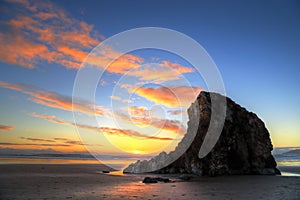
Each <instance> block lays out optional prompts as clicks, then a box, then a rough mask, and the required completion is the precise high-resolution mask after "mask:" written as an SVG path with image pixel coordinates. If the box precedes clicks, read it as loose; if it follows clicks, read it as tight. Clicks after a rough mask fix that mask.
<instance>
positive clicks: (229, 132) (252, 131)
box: [124, 92, 280, 176]
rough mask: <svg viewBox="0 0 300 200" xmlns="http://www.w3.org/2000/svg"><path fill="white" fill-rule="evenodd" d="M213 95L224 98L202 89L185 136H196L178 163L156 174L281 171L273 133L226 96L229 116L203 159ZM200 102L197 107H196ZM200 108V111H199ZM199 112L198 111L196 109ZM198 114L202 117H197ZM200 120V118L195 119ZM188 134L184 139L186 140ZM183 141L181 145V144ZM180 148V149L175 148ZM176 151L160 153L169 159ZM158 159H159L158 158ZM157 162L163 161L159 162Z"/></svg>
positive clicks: (144, 165) (129, 170)
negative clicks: (275, 157)
mask: <svg viewBox="0 0 300 200" xmlns="http://www.w3.org/2000/svg"><path fill="white" fill-rule="evenodd" d="M211 97H213V98H214V99H218V98H224V96H221V95H219V94H216V93H209V92H201V93H200V94H199V96H198V98H197V100H196V101H195V103H193V104H192V106H191V107H190V108H189V110H188V114H189V119H190V121H189V123H188V130H187V134H186V135H185V137H189V134H190V132H195V131H196V135H195V137H194V140H193V141H192V143H191V145H190V146H189V147H188V148H187V150H186V151H185V152H184V153H183V154H182V155H181V156H180V157H179V158H178V159H177V160H175V161H174V162H172V163H170V164H168V165H165V166H163V167H162V168H160V169H158V170H155V171H154V172H155V173H185V174H186V173H187V174H197V175H207V176H218V175H233V174H240V175H244V174H249V175H250V174H263V175H274V174H280V171H279V170H278V169H277V168H276V166H277V164H276V162H275V159H274V158H273V156H272V154H271V151H272V149H273V146H272V143H271V140H270V135H269V132H268V130H267V129H266V127H265V125H264V123H263V121H262V120H260V119H259V118H258V116H257V115H256V114H254V113H252V112H249V111H247V110H246V109H245V108H243V107H241V106H240V105H238V104H236V103H235V102H233V101H232V100H231V99H229V98H226V102H227V107H226V118H225V123H224V127H223V129H222V132H221V135H220V137H219V139H218V141H217V143H216V144H215V146H214V147H213V149H212V150H211V151H210V152H209V153H208V154H207V155H206V156H205V157H203V158H201V159H200V158H199V149H200V147H201V146H202V144H203V141H204V138H205V136H206V133H207V130H208V127H209V125H210V123H218V121H213V122H211V120H210V118H211V110H212V104H211ZM195 105H196V106H195ZM195 109H197V110H195ZM195 111H197V112H195ZM195 113H197V115H199V116H196V117H195V116H194V115H195ZM195 119H197V120H195ZM197 123H198V128H197V130H190V129H192V128H191V127H190V126H191V124H197ZM185 137H184V138H183V140H185ZM180 145H182V144H180V143H179V145H178V147H177V148H179V147H180ZM175 151H176V150H175ZM172 153H173V152H171V153H170V154H166V155H163V156H162V155H160V156H158V157H160V158H159V159H156V160H161V158H162V157H163V159H164V160H167V159H168V156H169V157H170V156H171V155H172ZM154 160H155V159H154ZM156 163H159V162H158V161H156ZM149 166H150V169H151V166H153V163H151V162H150V161H142V162H138V163H135V164H131V165H130V166H129V167H128V168H127V169H125V170H124V172H125V173H126V172H127V173H138V172H139V171H143V169H142V168H147V169H148V170H149Z"/></svg>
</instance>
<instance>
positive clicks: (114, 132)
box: [30, 113, 173, 141]
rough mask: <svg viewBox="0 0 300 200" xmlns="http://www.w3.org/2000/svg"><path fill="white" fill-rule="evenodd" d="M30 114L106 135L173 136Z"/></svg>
mask: <svg viewBox="0 0 300 200" xmlns="http://www.w3.org/2000/svg"><path fill="white" fill-rule="evenodd" d="M30 115H31V116H33V117H37V118H41V119H45V120H47V121H49V122H52V123H56V124H61V125H66V126H72V127H75V126H76V127H77V128H81V129H86V130H90V131H96V132H100V133H103V134H107V135H117V136H128V137H135V138H142V139H153V140H167V141H169V140H170V141H171V140H173V138H168V137H156V136H148V135H144V134H142V133H139V132H137V131H134V130H129V129H118V128H112V127H96V126H89V125H84V124H75V123H72V122H68V121H64V120H60V119H57V118H56V117H55V116H50V115H43V114H36V113H31V114H30Z"/></svg>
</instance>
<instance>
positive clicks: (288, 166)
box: [0, 147, 300, 176]
mask: <svg viewBox="0 0 300 200" xmlns="http://www.w3.org/2000/svg"><path fill="white" fill-rule="evenodd" d="M272 154H273V156H274V158H275V160H276V162H277V166H278V168H279V170H280V171H281V173H282V176H300V147H283V148H274V150H273V151H272ZM147 159H148V158H147ZM135 160H136V159H135V158H122V157H110V158H107V159H105V160H97V159H95V158H94V157H93V156H91V155H87V154H24V155H22V154H17V155H12V154H9V155H8V154H0V164H106V165H108V166H110V167H113V168H114V167H115V168H118V169H121V168H125V167H126V166H127V165H129V164H130V163H132V162H134V161H135Z"/></svg>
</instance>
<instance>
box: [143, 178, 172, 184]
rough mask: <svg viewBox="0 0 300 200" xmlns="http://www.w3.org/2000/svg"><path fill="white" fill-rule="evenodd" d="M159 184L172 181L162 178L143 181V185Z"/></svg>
mask: <svg viewBox="0 0 300 200" xmlns="http://www.w3.org/2000/svg"><path fill="white" fill-rule="evenodd" d="M158 182H164V183H168V182H170V179H168V178H161V177H156V178H152V177H145V178H144V180H143V183H158Z"/></svg>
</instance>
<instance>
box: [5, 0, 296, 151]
mask: <svg viewBox="0 0 300 200" xmlns="http://www.w3.org/2000/svg"><path fill="white" fill-rule="evenodd" d="M1 9H2V13H3V14H2V15H1V17H0V20H1V24H0V33H1V35H0V36H1V38H0V39H1V40H0V42H1V43H2V45H1V46H2V47H1V49H0V52H1V56H0V63H1V73H0V81H1V88H0V97H1V98H0V107H1V113H0V125H1V127H2V128H1V129H2V130H1V131H0V140H1V142H2V145H0V147H1V148H18V149H34V148H38V149H47V148H51V149H54V150H57V151H64V152H73V151H84V148H83V147H82V144H81V145H80V144H79V141H80V138H79V137H78V135H77V133H76V131H75V129H74V126H73V125H72V124H70V123H71V122H72V121H73V116H72V112H71V110H70V107H69V106H70V105H69V103H70V101H69V100H70V98H71V96H72V91H73V84H74V81H75V77H76V74H77V71H78V66H79V64H80V62H81V61H83V58H84V56H85V55H87V53H88V52H90V51H91V50H92V49H93V48H94V47H95V46H96V45H97V44H98V43H100V42H101V41H103V40H104V39H105V38H109V37H111V36H113V35H115V34H118V33H120V32H122V31H126V30H129V29H133V28H140V27H163V28H169V29H173V30H176V31H179V32H182V33H184V34H186V35H188V36H189V37H191V38H193V39H194V40H196V41H197V42H198V43H200V44H201V45H202V46H203V47H204V48H205V49H206V51H207V52H208V53H209V54H210V56H211V57H212V59H213V60H214V62H215V63H216V65H217V67H218V69H219V71H220V73H221V75H222V78H223V82H224V86H225V89H226V93H227V95H228V96H229V97H230V98H232V99H233V100H234V101H236V102H237V103H239V104H241V105H242V106H243V107H245V108H247V109H248V110H250V111H252V112H255V113H257V115H258V116H259V117H260V118H262V119H263V121H264V122H265V124H266V126H267V128H268V130H269V131H270V134H271V138H272V141H273V144H274V146H276V147H279V146H299V145H300V137H299V130H300V125H299V119H300V105H299V102H300V91H299V85H300V57H299V52H300V38H299V35H300V3H299V2H298V1H289V0H288V1H276V0H275V1H226V2H225V1H189V2H184V1H163V2H162V1H156V0H154V1H142V2H141V1H116V0H113V1H77V2H76V3H75V2H70V1H50V2H48V3H47V2H34V1H25V0H24V1H20V2H19V3H18V2H14V1H1ZM45 13H46V14H47V15H45ZM38 14H41V15H38ZM42 14H44V15H42ZM49 16H51V17H49ZM58 18H60V19H58ZM30 19H35V20H36V21H35V22H33V21H32V20H30ZM14 20H15V21H14ZM13 22H14V23H13ZM17 22H18V23H17ZM60 23H61V24H60ZM33 28H36V29H33ZM45 30H50V32H49V33H45ZM43 31H44V32H43ZM51 31H53V32H51ZM42 34H43V35H42ZM55 34H56V35H55ZM57 34H58V35H60V37H58V36H57ZM41 35H42V36H43V37H40V36H41ZM53 35H55V36H53ZM50 36H53V37H54V39H53V37H52V38H51V37H50ZM62 36H63V37H62ZM71 36H74V37H71ZM78 41H79V42H78ZM36 44H38V45H36ZM34 45H35V46H34ZM39 45H44V47H47V50H45V49H44V47H42V46H39ZM19 47H20V48H19ZM22 47H24V48H22ZM27 47H30V48H27ZM31 47H32V48H31ZM33 47H34V48H33ZM7 52H9V53H7ZM29 52H31V53H30V54H29ZM50 53H53V56H52V57H51V55H52V54H51V55H50ZM132 55H133V56H134V59H136V60H135V61H134V63H131V64H137V63H138V64H141V63H139V61H138V59H139V58H142V59H144V62H143V63H145V62H149V61H150V60H151V58H156V59H157V60H158V61H159V62H163V61H168V62H170V63H173V64H174V63H175V64H178V65H179V67H182V68H184V69H185V70H188V69H189V68H193V66H191V65H190V64H189V63H187V62H186V61H185V60H183V59H182V58H180V57H178V56H176V55H172V54H170V53H167V52H161V51H157V50H141V51H137V52H133V53H132ZM59 56H62V58H60V57H59ZM53 58H55V59H53ZM21 61H24V62H23V63H21ZM66 61H72V63H71V64H67V63H66ZM169 66H171V64H169ZM122 75H123V74H122V73H120V72H117V73H116V72H110V71H107V73H106V76H105V84H103V87H100V89H99V90H97V92H96V104H97V105H99V106H101V107H104V108H109V106H110V102H111V98H110V96H111V94H110V93H111V90H112V88H113V87H115V85H116V84H115V83H114V81H118V79H119V78H120V77H122ZM181 75H182V76H184V77H185V78H187V79H188V80H189V82H190V84H191V85H192V86H195V87H202V88H205V85H204V83H203V80H202V79H201V77H199V75H197V74H195V73H183V74H181ZM135 78H137V80H138V77H135ZM16 84H20V85H16ZM24 84H28V85H30V86H31V87H32V86H34V87H37V88H38V89H37V88H30V89H28V88H26V87H24ZM166 84H169V85H172V84H174V86H180V85H177V83H176V81H175V82H172V81H169V82H168V81H166ZM99 85H100V84H99ZM12 87H14V89H12ZM16 87H18V89H16ZM145 87H146V86H145ZM147 87H148V88H149V87H150V88H151V87H152V88H154V89H156V90H155V92H156V93H154V92H153V94H160V93H159V92H162V91H163V90H162V89H161V90H159V86H158V85H155V84H154V85H151V84H150V85H147ZM101 88H102V89H101ZM28 90H29V91H28ZM49 91H50V92H52V93H51V95H52V96H51V95H50V96H51V98H52V97H53V98H52V99H51V101H50V103H51V105H50V103H49V99H46V101H47V102H41V101H42V100H45V94H46V93H47V92H49ZM176 91H178V92H179V93H180V92H182V91H183V90H182V88H181V90H180V89H178V88H177V90H176ZM197 91H198V90H197ZM28 92H29V93H28ZM30 92H31V93H30ZM163 92H165V91H163ZM36 94H39V95H40V96H38V97H37V96H34V95H36ZM41 94H43V95H41ZM41 96H42V97H41ZM47 97H48V98H49V95H48V96H47ZM134 97H135V98H136V99H137V100H136V101H134V103H132V104H130V106H131V107H132V108H139V110H138V111H137V110H134V111H133V110H132V112H140V113H139V114H140V115H141V116H139V117H142V118H145V115H148V114H149V113H148V110H147V109H145V108H144V107H146V108H148V109H149V108H151V106H153V105H156V104H159V105H160V106H162V107H163V108H164V109H165V110H166V112H167V111H169V110H178V109H181V108H178V107H170V105H171V104H170V103H171V102H169V104H165V105H163V103H162V102H158V101H154V100H153V98H154V97H152V100H151V98H150V97H149V96H147V95H146V96H145V94H144V96H143V94H142V93H139V94H136V95H135V96H134ZM193 98H194V97H193V96H190V99H189V100H190V101H191V102H192V99H193ZM116 101H119V102H120V100H116ZM172 105H173V104H172ZM87 109H88V108H83V109H82V110H80V112H83V113H85V114H86V113H88V112H89V111H88V110H87ZM183 109H185V108H183ZM123 111H124V110H122V112H123ZM130 112H131V111H130ZM107 113H108V112H106V114H105V115H101V116H98V117H99V120H103V121H102V122H105V123H107V125H111V123H110V122H109V120H110V119H109V117H108V114H107ZM125 113H126V112H125ZM123 114H124V112H123ZM51 117H52V118H51ZM146 117H147V116H146ZM158 117H159V116H156V118H158ZM164 117H165V118H164V120H177V121H176V123H175V122H174V121H173V122H172V123H173V124H172V125H176V127H177V128H178V127H180V126H181V124H180V123H177V122H178V120H179V119H181V118H180V117H179V116H178V115H174V116H172V115H171V114H170V112H169V114H167V115H166V116H164ZM183 118H184V115H183ZM53 119H56V120H57V121H55V120H53ZM58 120H61V121H58ZM139 120H141V119H139ZM186 120H187V119H185V120H184V121H182V124H183V125H185V123H186ZM62 121H63V122H62ZM125 121H126V120H125ZM58 122H60V123H58ZM139 123H141V121H139ZM147 123H148V122H147ZM164 123H171V121H164ZM86 125H91V124H89V122H86ZM127 125H128V124H127ZM127 125H126V127H131V129H132V130H135V131H137V130H139V131H142V130H141V129H139V128H136V127H134V125H136V124H129V125H128V126H127ZM144 125H145V124H144ZM147 126H150V127H149V128H150V130H154V129H155V128H158V127H155V124H152V125H151V124H150V125H149V124H148V125H147ZM153 126H154V127H153ZM156 126H157V124H156ZM110 128H112V127H110ZM153 128H154V129H153ZM160 128H161V127H160ZM84 131H87V132H92V130H91V129H89V130H84ZM106 131H108V130H106ZM109 131H110V132H109ZM109 131H108V133H107V134H108V135H109V134H112V132H111V131H112V130H111V129H110V130H109ZM114 131H116V130H114ZM165 131H167V132H165V133H162V135H159V136H160V137H162V138H169V137H173V136H174V135H172V133H170V130H165ZM168 131H169V132H168ZM172 131H174V130H172ZM146 132H147V131H146ZM146 132H145V134H146V135H147V133H146ZM175 132H176V131H175ZM177 132H178V130H177ZM126 134H127V133H126ZM128 134H130V132H129V133H128ZM132 134H134V133H132ZM170 134H171V136H170ZM22 137H23V139H22ZM108 137H113V139H112V140H115V142H116V143H117V146H118V147H119V148H121V149H122V148H125V147H124V145H123V144H121V141H122V140H123V139H124V138H126V139H128V138H127V137H129V139H128V140H129V141H130V142H131V143H132V146H131V147H130V148H129V149H130V150H128V151H131V152H142V151H144V152H143V153H152V152H154V151H155V150H157V149H155V148H150V147H149V148H148V149H147V148H146V149H147V150H148V151H146V150H145V149H144V150H143V149H140V148H141V146H140V145H137V144H136V143H135V142H136V141H134V139H133V138H132V137H131V136H128V135H127V136H126V135H125V136H124V135H123V136H122V137H120V138H119V139H118V138H115V137H116V136H114V135H110V136H108ZM138 137H139V136H138ZM143 137H144V136H143ZM179 137H181V136H180V134H179ZM24 138H27V140H26V139H24ZM28 138H29V139H33V138H35V139H36V140H29V139H28ZM55 138H56V139H55ZM58 138H64V139H65V140H60V139H58ZM37 139H39V140H37ZM43 140H45V141H43ZM46 140H53V141H51V142H50V141H48V142H47V141H46ZM155 140H156V139H155ZM158 140H159V139H158ZM74 141H75V142H74ZM166 141H167V140H162V141H161V142H162V143H159V142H158V143H159V144H160V145H162V146H164V145H168V144H169V143H166ZM76 142H77V143H76ZM4 143H6V144H4ZM45 143H47V144H45ZM75 143H76V144H75ZM134 143H135V145H134ZM38 144H41V145H40V146H39V145H38ZM49 144H53V145H49ZM76 145H77V146H76ZM92 145H97V144H91V146H92ZM125 146H127V145H125ZM100 149H101V148H100ZM102 150H103V152H106V153H110V152H111V151H110V150H111V149H106V150H105V149H102ZM159 150H160V149H159Z"/></svg>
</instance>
